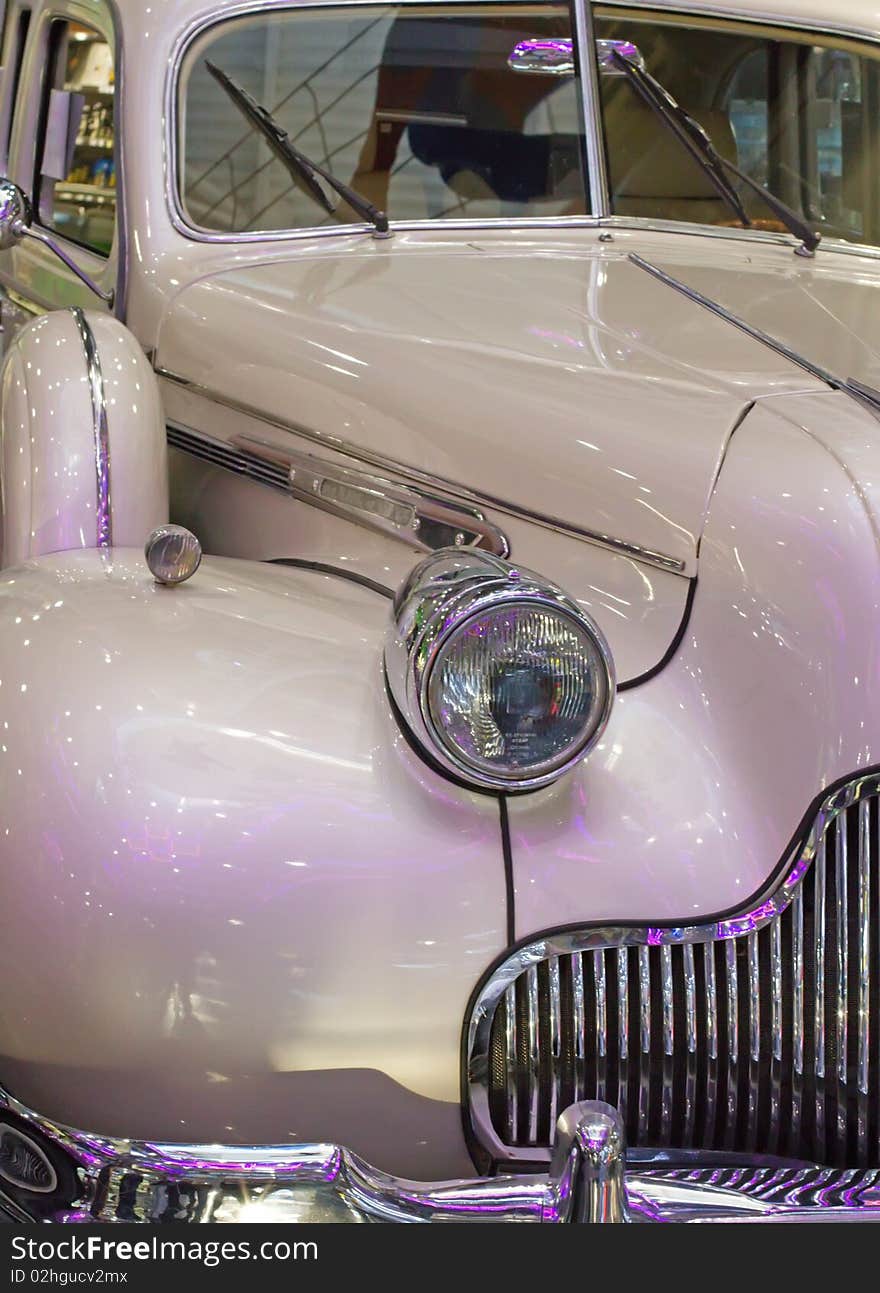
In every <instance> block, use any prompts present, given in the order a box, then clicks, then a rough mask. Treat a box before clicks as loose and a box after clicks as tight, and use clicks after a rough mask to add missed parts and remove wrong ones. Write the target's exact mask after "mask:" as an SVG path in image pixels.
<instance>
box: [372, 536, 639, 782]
mask: <svg viewBox="0 0 880 1293" xmlns="http://www.w3.org/2000/svg"><path fill="white" fill-rule="evenodd" d="M386 668H387V672H388V679H389V684H390V686H391V691H392V694H393V696H394V698H395V700H396V701H397V703H398V707H399V709H400V711H401V713H402V715H403V717H404V719H405V720H406V721H407V724H408V726H409V727H410V729H411V730H412V732H413V734H414V735H415V736H416V737H417V738H418V739H419V741H420V742H421V743H422V744H423V745H424V746H425V748H426V749H427V750H428V752H429V753H431V754H432V755H433V756H434V757H435V758H436V759H437V760H438V761H439V762H440V763H442V764H443V766H444V767H445V768H446V769H447V770H449V771H452V772H454V773H455V774H456V775H458V776H459V777H463V778H464V779H465V780H467V781H469V782H471V783H472V784H474V785H476V786H479V787H480V788H493V789H495V788H497V789H504V788H507V789H517V788H519V789H531V788H534V787H536V786H541V785H546V784H547V783H548V782H550V781H553V780H554V779H555V778H556V777H557V776H559V775H560V773H561V772H563V771H564V770H565V769H566V768H568V767H570V766H571V765H572V764H573V763H574V762H576V761H577V760H578V759H580V758H582V757H583V755H584V754H585V753H586V752H587V751H588V749H589V748H590V746H591V745H592V744H593V743H594V742H595V741H596V740H597V739H598V737H599V735H600V734H601V731H602V730H603V728H604V726H605V723H606V722H607V720H608V716H609V713H610V709H611V703H612V699H613V695H614V679H613V669H612V665H611V658H610V655H609V652H608V648H607V645H606V644H605V641H604V638H603V637H602V634H601V632H600V631H599V629H598V628H597V627H596V625H595V624H593V622H592V620H590V618H589V617H588V616H587V615H585V614H584V613H583V612H582V611H581V610H580V608H579V607H578V606H577V604H576V603H575V602H573V601H572V600H571V599H570V598H568V597H567V596H566V595H565V594H564V593H562V592H561V591H560V590H559V589H557V588H555V587H554V586H553V585H550V584H548V583H547V582H546V581H543V580H541V579H540V578H539V577H538V576H537V575H533V574H532V573H531V572H529V571H523V570H520V569H517V568H516V567H513V566H510V565H508V564H507V563H506V562H503V561H501V560H499V559H497V558H494V557H489V556H486V555H484V554H481V553H469V554H467V555H466V556H463V555H462V554H460V553H456V554H455V555H454V556H453V555H452V554H450V553H438V554H436V555H435V556H433V557H429V558H428V560H427V561H425V562H423V563H422V564H421V565H420V566H419V567H417V568H416V570H415V571H414V572H413V575H412V576H411V577H410V579H409V580H408V582H407V584H406V585H405V586H404V588H403V589H402V590H401V593H400V594H399V595H398V598H397V600H396V602H395V615H394V623H393V626H392V633H391V635H390V638H389V644H388V648H387V649H386Z"/></svg>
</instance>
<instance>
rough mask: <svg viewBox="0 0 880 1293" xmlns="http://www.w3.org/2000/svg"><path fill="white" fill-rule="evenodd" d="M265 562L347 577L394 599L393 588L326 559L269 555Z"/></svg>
mask: <svg viewBox="0 0 880 1293" xmlns="http://www.w3.org/2000/svg"><path fill="white" fill-rule="evenodd" d="M265 564H266V565H267V566H293V567H295V569H297V570H314V571H316V572H317V573H318V574H319V575H335V576H336V577H337V578H338V579H347V580H348V581H349V583H352V584H360V586H361V587H362V588H369V589H370V591H371V592H374V593H378V594H379V596H380V597H387V598H388V600H389V601H393V600H394V590H393V589H392V588H388V587H386V585H385V584H380V583H377V581H376V580H375V579H368V578H367V576H366V575H361V574H359V573H358V571H357V570H345V569H343V568H342V567H341V566H331V565H329V564H328V563H327V562H326V561H306V560H305V558H302V557H269V558H268V559H267V560H266V562H265Z"/></svg>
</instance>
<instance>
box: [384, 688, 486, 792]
mask: <svg viewBox="0 0 880 1293" xmlns="http://www.w3.org/2000/svg"><path fill="white" fill-rule="evenodd" d="M382 676H383V678H384V679H385V694H386V696H387V697H388V703H389V705H390V706H391V712H392V713H393V715H394V717H395V719H396V720H397V726H398V727H399V728H400V734H401V736H402V737H403V739H404V740H405V741H406V743H407V745H408V746H409V748H410V749H411V750H412V752H413V754H416V755H418V757H419V759H420V760H421V761H422V763H426V764H427V765H428V767H429V768H430V769H431V771H432V772H436V773H437V776H438V777H442V778H443V780H444V781H448V782H449V783H450V785H453V786H458V787H459V788H460V789H461V790H469V791H470V792H471V794H472V795H488V796H489V798H491V799H501V798H502V797H503V796H504V795H505V794H507V791H504V790H495V789H493V787H491V786H472V785H471V784H470V783H469V782H467V781H465V780H464V778H463V777H456V776H455V774H454V773H452V772H448V771H447V769H446V768H444V767H443V765H442V763H438V761H437V760H436V759H435V758H434V757H433V755H432V754H431V752H430V751H429V750H426V749H425V748H424V746H422V745H420V744H419V742H418V741H417V740H416V738H415V737H414V736H413V734H412V732H411V731H410V729H409V725H408V723H407V721H406V719H405V718H404V717H403V714H401V712H400V707H399V705H398V704H397V701H396V700H395V699H394V697H393V695H392V694H391V686H390V684H389V682H388V670H387V669H385V668H384V666H383V669H382Z"/></svg>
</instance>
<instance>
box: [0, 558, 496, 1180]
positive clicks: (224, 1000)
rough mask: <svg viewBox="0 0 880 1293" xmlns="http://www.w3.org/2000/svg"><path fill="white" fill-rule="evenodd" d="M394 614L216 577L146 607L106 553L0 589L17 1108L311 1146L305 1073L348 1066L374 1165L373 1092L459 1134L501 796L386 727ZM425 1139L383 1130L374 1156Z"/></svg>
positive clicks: (343, 591) (491, 931)
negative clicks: (462, 1073)
mask: <svg viewBox="0 0 880 1293" xmlns="http://www.w3.org/2000/svg"><path fill="white" fill-rule="evenodd" d="M387 605H388V604H387V601H386V600H385V599H384V598H382V597H380V596H378V595H377V594H375V593H372V592H368V591H366V590H364V589H362V588H359V587H356V586H354V585H352V584H351V583H349V582H347V581H344V580H341V579H338V578H330V577H327V576H320V575H316V574H312V573H304V572H301V571H295V570H285V571H283V572H282V571H279V570H277V569H270V568H266V567H260V566H258V565H255V564H251V563H246V562H236V561H226V560H221V559H216V558H205V560H204V562H203V565H202V568H201V569H200V571H199V572H198V574H197V575H196V576H194V578H193V579H192V580H190V581H189V582H188V583H187V584H184V585H182V586H181V587H179V588H176V589H168V588H161V587H158V586H156V585H155V584H154V583H153V581H152V579H151V577H150V575H149V573H148V571H147V569H146V566H145V565H144V562H143V558H142V557H141V555H140V554H139V553H131V552H125V551H119V550H117V551H114V552H113V553H112V555H111V556H109V557H108V556H106V555H103V556H102V554H100V553H97V552H95V553H72V554H68V555H65V556H56V557H49V558H44V559H42V560H41V561H40V562H36V563H28V564H27V565H25V566H20V567H17V568H16V569H14V570H12V571H9V572H7V573H6V574H5V575H4V576H2V578H0V639H2V643H3V647H2V656H0V689H2V696H3V698H4V701H3V707H2V720H0V722H2V732H0V736H2V740H0V761H2V765H3V767H2V775H0V869H2V874H3V899H4V901H3V904H2V908H0V978H2V980H3V983H4V991H3V994H2V999H0V1056H2V1057H3V1058H2V1059H0V1063H2V1065H3V1071H4V1075H5V1076H4V1081H5V1082H6V1083H7V1085H8V1086H9V1087H10V1088H12V1089H13V1091H14V1093H15V1094H16V1095H17V1096H19V1098H21V1099H23V1100H25V1101H30V1102H31V1103H33V1104H34V1105H37V1106H39V1107H40V1109H41V1111H42V1112H44V1113H46V1114H47V1115H49V1116H52V1117H56V1118H59V1119H61V1120H65V1121H67V1122H70V1123H74V1124H75V1125H81V1126H87V1127H90V1128H92V1129H94V1130H96V1131H98V1132H103V1133H106V1134H116V1135H131V1134H134V1133H133V1132H132V1130H131V1127H132V1125H133V1124H134V1123H137V1124H138V1125H139V1126H140V1127H141V1128H143V1129H144V1132H146V1127H145V1123H146V1124H149V1125H150V1126H151V1128H152V1130H151V1131H150V1132H149V1134H150V1135H151V1136H153V1137H165V1138H172V1137H173V1138H176V1139H181V1138H182V1137H189V1136H190V1135H191V1134H192V1135H194V1136H195V1137H196V1138H198V1139H208V1140H217V1139H223V1138H229V1137H230V1135H232V1136H233V1138H234V1139H236V1140H238V1141H239V1143H241V1142H245V1143H246V1142H248V1141H251V1142H253V1141H254V1140H255V1139H256V1140H257V1141H261V1140H262V1141H264V1142H267V1143H272V1142H279V1141H285V1140H291V1139H297V1140H311V1139H316V1138H317V1139H320V1138H321V1137H322V1136H326V1135H327V1134H328V1132H329V1130H330V1128H329V1127H328V1113H329V1109H330V1108H331V1107H332V1105H330V1104H328V1103H326V1102H324V1101H322V1099H321V1098H320V1094H319V1088H316V1085H315V1079H314V1078H313V1079H311V1086H309V1082H310V1079H309V1078H308V1073H309V1071H312V1072H314V1071H316V1070H346V1071H348V1070H353V1071H355V1070H356V1071H359V1072H360V1074H361V1076H360V1077H359V1076H358V1074H357V1073H355V1072H353V1073H352V1075H351V1079H350V1081H349V1082H348V1084H347V1086H346V1082H345V1079H344V1078H343V1077H337V1078H336V1079H335V1088H334V1089H335V1090H336V1091H337V1092H338V1091H339V1090H340V1089H342V1090H347V1092H348V1095H349V1098H350V1099H351V1100H354V1101H356V1100H357V1099H358V1096H357V1092H358V1090H359V1089H363V1088H364V1086H365V1084H366V1086H367V1087H369V1084H370V1082H371V1081H372V1083H373V1086H372V1088H371V1090H372V1095H370V1097H369V1099H366V1100H365V1105H364V1107H365V1108H370V1109H372V1110H373V1114H372V1115H371V1117H372V1119H373V1124H372V1126H371V1131H370V1134H369V1137H368V1138H369V1139H370V1140H371V1141H372V1152H376V1151H377V1146H376V1144H375V1141H376V1135H375V1130H376V1124H375V1119H376V1118H377V1117H378V1116H379V1114H377V1112H376V1110H381V1109H385V1110H386V1115H387V1110H389V1109H393V1107H394V1105H395V1099H393V1098H392V1095H389V1094H388V1092H389V1091H392V1087H389V1086H388V1083H389V1082H390V1083H391V1084H393V1083H398V1084H400V1085H402V1086H404V1087H406V1088H408V1090H409V1092H410V1093H411V1094H410V1095H407V1096H403V1097H401V1101H402V1103H401V1108H402V1109H403V1108H406V1107H408V1105H407V1102H409V1104H410V1105H412V1103H413V1101H414V1100H416V1098H417V1097H423V1098H425V1099H426V1101H427V1102H428V1103H429V1104H430V1103H431V1102H433V1103H434V1104H435V1105H436V1104H438V1103H439V1105H442V1106H444V1107H447V1106H448V1107H451V1109H452V1110H453V1111H454V1112H455V1114H456V1117H457V1101H458V1089H459V1068H458V1062H459V1061H458V1043H459V1035H460V1028H461V1019H462V1016H463V1012H464V1009H465V1005H466V1002H467V999H468V995H469V993H470V991H471V988H472V986H473V983H474V980H475V979H476V977H477V975H478V974H479V972H480V970H481V969H482V967H483V966H484V965H485V964H486V963H487V961H489V960H491V959H492V958H493V957H494V956H495V955H496V954H497V953H498V951H499V950H500V949H501V947H502V946H503V943H504V926H505V902H504V869H503V859H502V851H501V839H500V832H499V817H498V805H497V802H496V801H495V800H493V799H491V798H485V797H483V798H481V797H479V796H476V795H473V794H470V793H469V792H466V791H463V790H459V789H457V788H456V787H454V786H452V785H450V784H449V783H447V782H444V781H441V780H440V779H439V778H437V777H436V776H435V775H434V774H432V773H430V772H429V771H428V770H427V769H426V768H425V767H424V765H423V764H422V763H421V761H420V760H419V759H418V758H417V757H416V756H415V755H413V754H412V752H411V751H410V749H409V747H408V746H407V744H406V742H405V741H404V740H403V738H402V736H401V735H400V732H399V729H398V727H397V724H396V723H395V721H394V719H393V717H392V715H391V714H390V712H389V706H388V701H387V699H386V696H385V691H384V687H383V683H382V675H381V640H382V635H383V631H384V626H385V617H386V614H387ZM62 660H63V661H64V662H65V665H64V668H63V669H59V667H58V666H59V661H62ZM35 733H39V737H38V739H35V736H34V734H35ZM364 1070H375V1071H378V1073H381V1074H383V1075H384V1077H383V1078H382V1079H381V1080H378V1082H379V1088H378V1089H377V1087H376V1083H377V1078H376V1076H375V1074H374V1075H373V1078H372V1079H371V1078H370V1077H369V1074H368V1075H367V1076H366V1077H365V1076H364V1075H363V1071H364ZM293 1072H297V1073H299V1074H300V1075H301V1077H300V1078H299V1079H297V1082H298V1083H299V1086H300V1087H301V1088H302V1087H305V1094H304V1095H303V1098H302V1099H301V1100H300V1101H299V1102H297V1099H296V1090H297V1084H296V1083H288V1082H285V1080H284V1075H290V1074H291V1073H293ZM93 1078H96V1080H95V1081H94V1085H92V1080H93ZM383 1083H384V1084H385V1088H387V1089H386V1093H385V1095H383V1094H382V1084H383ZM328 1089H329V1088H328ZM203 1090H204V1091H206V1092H207V1094H206V1095H205V1097H204V1100H203V1099H202V1096H201V1094H200V1093H201V1092H202V1091H203ZM309 1091H310V1092H311V1094H309ZM163 1092H164V1093H166V1095H167V1099H166V1100H164V1101H163V1100H162V1099H161V1094H162V1093H163ZM333 1103H334V1104H335V1103H336V1102H335V1101H334V1102H333ZM251 1105H253V1109H251ZM422 1112H424V1111H422ZM441 1112H442V1110H441ZM420 1116H421V1115H420ZM190 1120H192V1122H193V1124H194V1126H193V1127H192V1129H190ZM352 1121H353V1120H348V1122H347V1126H348V1125H350V1123H351V1122H352ZM418 1121H419V1119H418V1118H417V1117H416V1116H415V1115H412V1114H407V1115H406V1116H405V1117H404V1119H403V1123H402V1124H401V1130H400V1133H399V1135H398V1134H396V1133H395V1130H394V1127H393V1126H389V1125H386V1126H385V1128H384V1131H385V1142H386V1147H387V1153H386V1155H385V1157H386V1161H388V1162H389V1165H390V1160H393V1159H394V1157H395V1155H397V1156H398V1158H399V1160H401V1161H402V1158H403V1156H404V1149H406V1146H405V1145H403V1143H402V1142H403V1141H404V1140H405V1139H406V1138H407V1137H408V1138H409V1141H408V1144H409V1148H408V1150H406V1152H407V1153H409V1154H410V1155H412V1154H413V1153H414V1141H413V1130H414V1125H415V1124H416V1123H417V1122H418ZM428 1121H429V1122H430V1121H431V1120H430V1119H429V1120H428ZM452 1121H453V1120H452V1118H451V1115H448V1116H446V1115H444V1120H443V1126H444V1128H445V1138H444V1139H445V1148H444V1141H443V1140H440V1139H438V1138H437V1136H436V1134H435V1135H434V1137H433V1140H432V1146H433V1149H434V1150H436V1151H437V1152H438V1153H440V1154H441V1158H442V1153H444V1152H445V1153H447V1156H448V1154H449V1152H450V1149H452V1150H454V1148H455V1144H456V1141H455V1139H454V1137H453V1139H450V1134H451V1130H450V1128H451V1124H452ZM309 1123H311V1125H306V1124H309ZM433 1125H434V1132H435V1133H436V1116H435V1118H434V1123H433ZM196 1128H197V1130H196ZM230 1128H231V1131H230ZM354 1130H355V1129H354V1128H352V1131H354ZM428 1138H429V1139H431V1137H430V1136H429V1137H428ZM458 1143H459V1144H460V1142H458ZM398 1151H400V1152H399V1154H398ZM406 1161H407V1162H408V1163H410V1165H412V1163H413V1159H412V1157H410V1158H409V1159H407V1160H406ZM442 1161H446V1162H448V1161H449V1159H448V1157H447V1159H446V1160H442Z"/></svg>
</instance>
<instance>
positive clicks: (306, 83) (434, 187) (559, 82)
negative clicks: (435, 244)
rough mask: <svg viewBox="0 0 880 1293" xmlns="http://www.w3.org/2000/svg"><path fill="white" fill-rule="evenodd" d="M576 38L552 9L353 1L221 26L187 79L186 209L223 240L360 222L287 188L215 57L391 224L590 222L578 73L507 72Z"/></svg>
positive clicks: (183, 133)
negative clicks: (524, 56) (529, 43)
mask: <svg viewBox="0 0 880 1293" xmlns="http://www.w3.org/2000/svg"><path fill="white" fill-rule="evenodd" d="M570 37H571V22H570V19H569V12H568V8H567V6H564V5H556V4H513V5H510V4H507V5H489V4H487V5H456V6H454V7H453V6H445V5H439V4H438V5H432V6H430V7H427V6H416V5H412V6H393V5H392V6H384V7H382V8H379V7H376V8H373V7H366V6H363V5H357V6H356V7H354V6H352V7H340V8H338V9H334V8H316V9H300V10H286V11H283V12H281V13H274V14H262V15H260V16H259V17H249V18H242V19H237V20H234V21H231V22H227V23H223V24H220V25H218V26H216V27H214V28H212V29H211V31H210V32H209V33H207V34H206V35H205V36H203V37H201V38H200V39H199V40H198V41H197V42H196V44H195V45H194V46H193V47H192V48H191V50H190V52H189V54H188V55H187V58H186V60H185V64H184V68H183V72H182V78H181V86H180V117H181V125H180V141H179V145H180V158H181V159H180V166H179V172H180V174H179V184H180V190H181V198H182V204H183V207H184V210H185V211H186V213H187V216H188V218H189V219H190V220H191V221H192V223H193V224H194V225H196V226H199V227H202V228H207V229H213V230H222V231H224V232H242V231H245V230H272V229H296V228H308V227H312V226H318V225H333V224H338V223H351V222H361V221H362V220H363V217H362V216H359V215H357V214H356V213H355V212H353V211H352V209H351V208H350V207H349V206H348V205H347V204H346V203H345V202H344V201H342V200H340V201H339V202H338V205H336V210H335V211H334V212H333V213H329V212H328V211H326V210H325V209H324V208H322V206H321V205H320V204H319V203H318V202H317V201H316V200H315V197H314V196H313V195H311V194H309V193H308V192H307V191H306V190H305V189H304V188H303V187H302V186H301V185H298V184H296V183H294V181H293V180H292V178H291V176H290V174H289V173H288V171H287V169H286V168H285V166H284V165H283V163H282V162H281V161H279V160H278V158H277V157H275V156H274V155H273V153H272V152H271V151H270V150H269V147H268V145H267V144H266V142H265V141H264V140H263V139H261V138H260V136H259V134H258V133H257V132H256V131H255V130H254V129H253V128H252V127H249V126H248V124H247V122H246V121H245V119H244V117H243V116H242V115H241V114H240V112H239V111H238V110H237V108H236V107H235V105H234V104H233V102H232V101H231V99H230V97H229V96H228V94H227V93H226V92H225V91H224V89H223V88H222V86H221V85H220V84H218V82H217V80H216V79H215V78H214V76H212V75H211V73H210V71H209V69H208V67H207V64H206V60H209V61H210V62H211V63H212V64H214V65H215V66H216V67H218V68H219V69H221V70H222V71H223V72H225V73H226V75H227V76H229V77H231V78H232V79H233V80H234V81H235V82H236V83H237V84H238V85H240V86H241V87H242V88H243V89H245V90H246V91H247V92H248V93H249V94H250V95H251V96H252V97H253V98H254V99H255V100H256V101H257V102H258V103H259V104H261V105H262V106H264V107H265V108H267V109H269V111H270V112H271V113H272V114H273V115H274V117H275V118H276V119H277V121H278V123H279V125H280V126H281V127H282V129H283V130H284V131H285V132H286V133H287V134H288V135H289V138H290V140H291V141H292V142H293V143H294V144H295V145H296V147H297V148H298V149H300V150H301V151H302V152H304V153H305V154H306V155H307V156H308V157H309V158H310V159H311V160H312V161H315V162H318V163H319V164H320V165H321V166H323V167H324V168H325V169H327V170H329V171H330V172H331V173H332V174H333V175H334V176H335V177H336V178H338V179H341V180H343V181H344V182H345V183H347V184H349V185H351V186H352V187H353V188H354V189H356V190H357V192H358V193H360V194H362V195H363V196H364V197H366V198H368V199H369V200H370V201H371V202H372V203H374V204H375V205H377V206H379V207H381V208H383V209H384V210H386V211H387V212H388V214H389V216H390V217H391V219H392V220H424V219H434V220H442V219H450V218H462V217H464V218H477V217H478V218H497V217H517V216H535V215H539V216H544V215H557V214H561V215H581V214H584V213H585V212H586V211H587V210H588V207H587V202H586V186H585V181H584V175H583V157H584V142H583V129H582V124H581V117H580V106H579V93H578V85H577V79H576V78H575V77H574V76H572V75H567V76H533V75H528V74H523V73H521V72H516V71H513V70H512V69H511V67H510V66H509V64H508V59H509V58H510V56H511V55H512V53H513V50H514V47H515V46H516V45H517V44H518V43H519V42H521V41H523V40H533V39H534V40H542V39H543V40H554V39H557V38H562V39H563V41H565V40H570ZM334 202H335V198H334Z"/></svg>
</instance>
